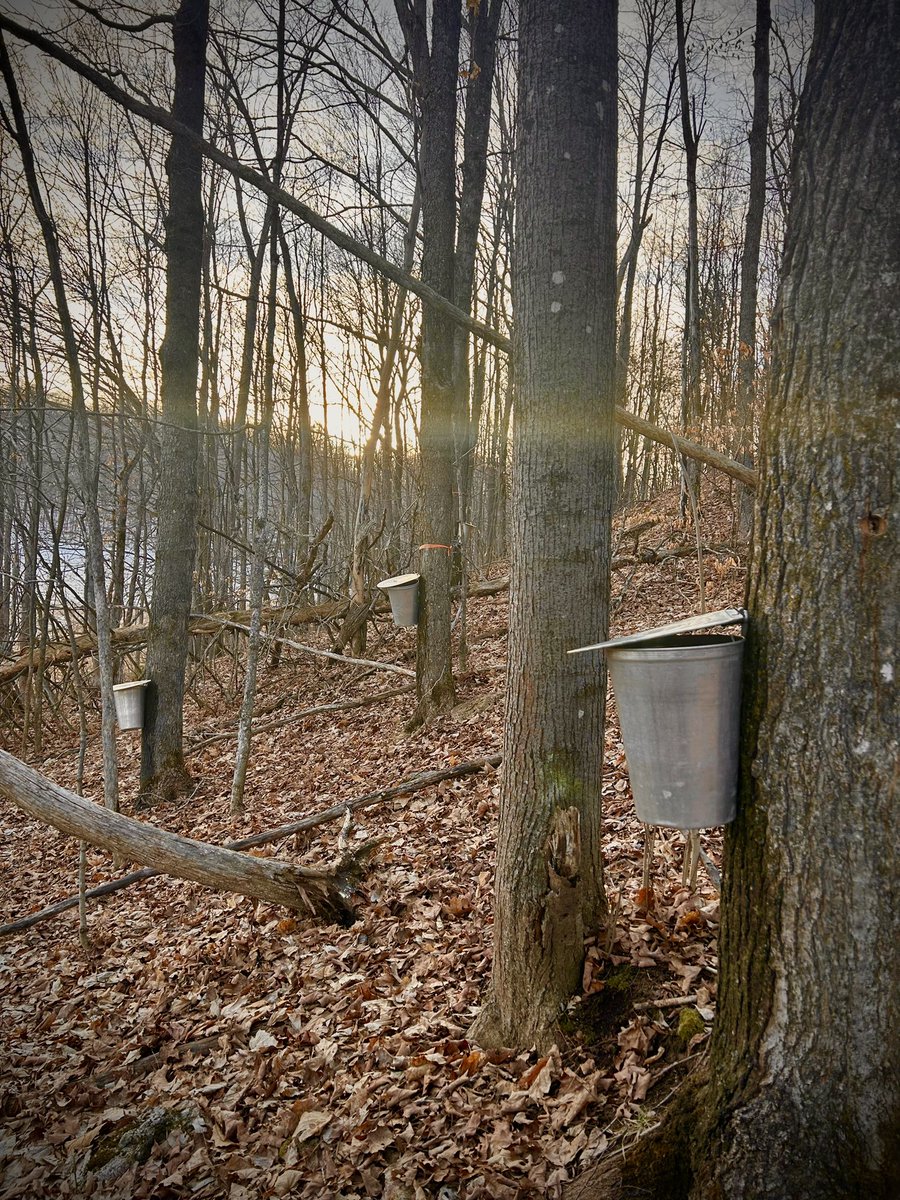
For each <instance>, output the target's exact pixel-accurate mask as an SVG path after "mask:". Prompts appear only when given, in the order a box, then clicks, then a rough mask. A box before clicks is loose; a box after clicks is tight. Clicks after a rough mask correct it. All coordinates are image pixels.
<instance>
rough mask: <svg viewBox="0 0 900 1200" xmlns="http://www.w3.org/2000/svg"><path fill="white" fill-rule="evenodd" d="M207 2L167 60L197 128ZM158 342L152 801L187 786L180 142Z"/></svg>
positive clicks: (199, 240) (186, 226)
mask: <svg viewBox="0 0 900 1200" xmlns="http://www.w3.org/2000/svg"><path fill="white" fill-rule="evenodd" d="M208 23H209V2H208V0H181V3H180V5H179V7H178V11H177V12H176V14H175V19H174V23H173V27H172V39H173V48H174V58H175V93H174V98H173V104H172V113H173V116H177V117H178V120H179V121H181V122H183V123H184V124H185V125H186V126H187V127H188V128H190V129H192V130H194V131H195V132H196V133H198V134H199V133H200V132H201V131H202V129H203V112H204V92H205V82H206V40H207V31H208ZM166 171H167V173H168V178H169V211H168V214H167V217H166V335H165V339H164V341H163V345H162V350H161V352H160V392H161V400H162V415H163V418H164V420H165V425H164V426H163V429H162V431H161V433H160V444H161V448H162V470H161V474H160V487H159V500H158V511H159V520H158V524H157V539H156V562H155V569H154V572H153V596H152V600H151V603H150V644H149V648H148V651H147V676H148V678H149V679H150V681H151V682H150V685H149V687H148V688H147V689H146V692H147V695H146V701H145V705H146V707H145V714H144V733H143V741H142V748H141V792H142V794H144V795H147V796H153V797H154V798H157V799H169V798H171V797H174V796H177V795H179V794H181V793H182V792H183V791H185V790H186V788H187V787H188V786H189V784H190V776H189V775H188V771H187V768H186V766H185V763H184V742H183V721H182V709H183V707H184V674H185V667H186V664H187V653H188V620H189V617H190V612H191V589H192V586H193V571H194V557H195V553H196V545H197V511H198V493H197V448H198V439H197V367H198V362H199V336H200V289H201V277H202V265H203V233H204V228H203V199H202V191H201V185H202V177H203V155H202V153H201V152H200V149H199V147H198V146H196V145H195V144H193V143H190V142H187V141H186V140H185V139H184V138H182V137H181V136H180V135H175V136H173V138H172V145H171V148H170V150H169V156H168V159H167V162H166Z"/></svg>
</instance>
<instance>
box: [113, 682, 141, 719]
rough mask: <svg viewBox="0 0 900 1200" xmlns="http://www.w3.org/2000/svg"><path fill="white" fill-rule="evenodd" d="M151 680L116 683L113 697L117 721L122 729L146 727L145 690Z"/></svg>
mask: <svg viewBox="0 0 900 1200" xmlns="http://www.w3.org/2000/svg"><path fill="white" fill-rule="evenodd" d="M149 682H150V680H149V679H136V680H135V681H134V682H133V683H114V684H113V696H114V698H115V701H116V720H117V721H118V722H119V728H120V729H142V728H143V725H144V689H145V688H146V686H147V684H148V683H149Z"/></svg>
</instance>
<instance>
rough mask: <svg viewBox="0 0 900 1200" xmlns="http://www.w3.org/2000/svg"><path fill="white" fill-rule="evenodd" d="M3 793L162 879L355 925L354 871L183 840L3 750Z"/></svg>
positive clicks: (0, 774)
mask: <svg viewBox="0 0 900 1200" xmlns="http://www.w3.org/2000/svg"><path fill="white" fill-rule="evenodd" d="M0 794H3V795H4V796H6V797H7V798H8V799H9V800H11V801H12V803H13V804H15V805H16V806H17V807H18V808H21V809H22V810H23V811H24V812H27V813H28V814H29V816H32V817H36V818H37V820H39V821H43V822H44V823H45V824H47V825H52V826H53V827H54V828H56V829H59V830H61V832H63V833H67V834H70V835H71V836H72V837H76V838H80V839H82V840H83V841H86V842H90V843H91V845H92V846H100V847H102V848H103V849H104V850H108V851H110V853H112V854H117V855H120V856H121V857H123V858H130V859H133V860H135V861H137V862H139V863H145V864H147V865H148V866H152V867H154V868H155V869H156V870H157V871H159V872H160V873H163V874H166V875H174V876H175V877H176V878H177V879H189V880H192V881H193V882H194V883H201V884H203V885H204V886H205V887H210V888H213V889H215V890H216V891H225V892H238V893H239V894H240V895H242V896H250V897H252V898H253V899H256V900H265V901H266V902H267V903H269V904H282V905H284V906H285V907H286V908H291V909H295V910H299V911H301V912H304V911H305V912H307V913H309V914H312V915H313V916H316V917H319V918H321V919H323V920H327V921H338V922H341V923H343V924H348V923H350V922H352V921H353V919H354V914H353V910H352V909H351V908H350V905H349V903H348V896H349V894H350V893H351V891H352V886H351V885H350V884H349V882H348V879H347V877H346V876H347V871H348V869H349V867H350V866H351V865H352V864H348V867H347V868H342V870H341V871H315V870H312V869H310V868H308V867H295V866H291V865H290V864H288V863H283V862H279V861H278V860H277V859H266V858H255V857H251V856H246V855H243V854H239V853H237V852H236V851H234V850H229V849H225V848H224V847H221V846H211V845H209V844H208V843H207V842H199V841H196V840H195V839H193V838H186V837H181V836H180V835H179V834H177V833H170V832H169V831H168V830H165V829H159V828H157V827H156V826H155V825H149V824H147V823H146V822H145V821H136V820H134V819H133V818H132V817H125V816H122V814H121V813H115V812H111V811H110V810H109V809H107V808H101V807H100V806H99V805H97V804H94V803H93V802H92V801H90V800H85V799H83V798H82V797H81V796H76V795H75V794H74V792H69V791H67V790H66V789H65V788H61V787H59V786H58V784H55V783H52V782H51V781H50V780H49V779H46V778H45V777H44V776H43V775H41V774H39V773H38V772H37V771H35V770H33V769H32V768H31V767H27V766H26V765H25V764H24V763H22V762H20V761H19V760H18V759H17V758H13V756H12V755H11V754H6V753H5V752H3V751H0Z"/></svg>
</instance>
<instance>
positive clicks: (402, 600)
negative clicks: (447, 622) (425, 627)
mask: <svg viewBox="0 0 900 1200" xmlns="http://www.w3.org/2000/svg"><path fill="white" fill-rule="evenodd" d="M377 586H378V587H380V588H381V590H382V591H383V592H387V595H388V599H389V600H390V602H391V616H392V617H393V618H394V624H395V625H402V626H407V625H417V624H418V622H419V576H418V575H392V576H391V578H390V579H382V580H381V582H380V583H379V584H378V585H377Z"/></svg>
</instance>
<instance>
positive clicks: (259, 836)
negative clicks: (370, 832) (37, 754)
mask: <svg viewBox="0 0 900 1200" xmlns="http://www.w3.org/2000/svg"><path fill="white" fill-rule="evenodd" d="M0 753H2V752H0ZM4 757H5V758H9V757H10V756H9V755H4ZM501 760H502V755H500V754H490V755H488V756H487V757H486V758H475V759H470V760H469V761H468V762H464V763H459V764H457V766H455V767H442V768H441V769H440V770H438V771H424V772H420V773H419V774H416V775H411V776H410V777H409V778H408V779H404V780H401V782H400V783H397V784H393V785H392V786H391V787H388V788H382V789H381V790H380V791H377V792H367V793H366V795H364V796H356V797H355V798H354V799H352V800H347V801H345V802H344V803H343V804H335V805H332V807H331V808H326V809H323V810H322V811H321V812H319V813H313V814H312V815H311V816H309V817H303V818H301V819H300V820H299V821H294V822H292V823H291V824H290V825H279V826H278V827H277V828H276V829H268V830H265V831H263V832H262V833H254V834H251V835H250V836H249V837H245V838H240V839H238V840H237V841H234V842H226V843H225V849H226V850H231V851H240V850H249V849H251V848H252V847H254V846H265V845H267V844H268V843H271V842H277V841H280V840H281V839H282V838H286V837H290V836H291V834H294V833H302V832H304V831H305V830H308V829H315V828H316V827H317V826H319V825H325V824H327V823H328V822H329V821H336V820H338V818H339V817H343V816H344V815H345V814H346V813H347V811H348V810H349V811H351V812H355V811H356V810H357V809H358V808H365V807H367V806H368V805H370V804H377V803H378V802H379V801H380V800H391V799H394V798H395V797H397V796H403V795H405V794H406V793H407V792H417V791H419V790H420V789H421V788H424V787H428V786H429V785H430V784H432V783H442V782H443V781H444V780H445V779H458V778H459V777H460V776H462V775H472V774H474V773H475V772H476V771H483V770H484V769H485V767H497V766H499V765H500V762H501ZM13 761H14V762H18V760H17V759H14V760H13ZM18 765H19V766H23V764H21V763H19V764H18ZM25 770H28V771H30V768H28V767H26V768H25ZM32 774H35V775H37V772H36V771H35V772H32ZM38 778H39V779H41V780H43V776H41V775H38ZM43 781H44V782H48V781H47V780H43ZM51 786H55V785H54V784H51ZM59 790H63V789H59ZM0 792H4V794H8V793H6V792H5V791H4V788H3V777H2V764H0ZM66 794H67V795H71V793H66ZM75 798H76V799H77V797H75ZM10 799H12V800H13V803H14V804H15V803H17V801H16V800H15V799H14V798H13V797H10ZM85 803H89V802H88V801H85ZM20 807H21V806H20ZM26 811H28V810H26ZM38 819H39V820H41V819H42V818H40V817H39V818H38ZM123 819H127V818H123ZM138 824H141V822H138ZM173 836H174V835H173ZM185 840H187V839H185ZM200 844H202V843H200ZM252 861H254V862H259V861H260V860H259V859H254V860H252ZM165 873H166V872H164V871H159V870H156V869H155V868H154V867H145V868H144V869H143V870H141V871H132V872H131V873H130V874H128V875H123V876H122V878H121V879H112V880H110V881H109V882H108V883H101V884H99V885H98V886H97V887H94V888H90V889H89V890H88V891H87V892H86V893H85V898H86V899H87V900H98V899H101V898H102V897H104V896H111V895H113V893H115V892H120V891H122V890H124V889H125V888H127V887H131V885H132V884H134V883H140V882H141V880H144V879H153V878H154V877H155V876H157V875H162V874H165ZM78 900H79V898H78V896H69V897H68V898H67V899H66V900H60V901H59V902H58V903H56V904H51V905H50V906H49V907H47V908H43V909H41V911H40V912H36V913H30V914H29V915H28V916H27V917H21V918H20V919H19V920H18V921H12V922H10V924H8V925H0V937H10V936H12V934H14V933H21V932H22V931H23V930H25V929H30V928H31V926H32V925H38V924H39V923H40V922H41V921H46V920H48V919H49V918H50V917H56V916H59V915H60V913H64V912H67V911H68V910H69V909H70V908H75V907H76V906H77V905H78Z"/></svg>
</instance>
